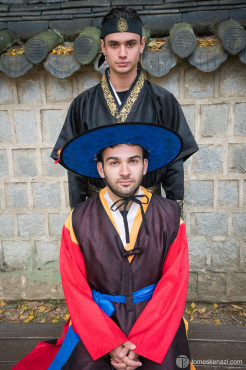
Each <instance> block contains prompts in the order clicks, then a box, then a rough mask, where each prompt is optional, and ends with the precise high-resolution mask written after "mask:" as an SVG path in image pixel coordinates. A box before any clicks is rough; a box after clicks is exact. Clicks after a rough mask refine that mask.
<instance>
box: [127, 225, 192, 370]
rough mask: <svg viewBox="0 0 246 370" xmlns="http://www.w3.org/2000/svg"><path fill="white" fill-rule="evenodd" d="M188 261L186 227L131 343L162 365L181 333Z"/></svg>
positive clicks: (131, 335)
mask: <svg viewBox="0 0 246 370" xmlns="http://www.w3.org/2000/svg"><path fill="white" fill-rule="evenodd" d="M188 277H189V261H188V245H187V239H186V230H185V225H184V224H181V225H180V228H179V232H178V236H177V238H176V239H175V241H174V242H173V244H172V245H171V246H170V249H169V252H168V254H167V258H166V260H165V263H164V266H163V270H162V277H161V280H160V281H159V283H158V285H157V286H156V289H155V291H154V294H153V297H152V299H151V300H150V301H149V303H148V304H147V306H146V307H145V309H144V311H143V312H142V313H141V315H140V316H139V318H138V319H137V321H136V322H135V324H134V326H133V327H132V330H131V332H130V333H129V336H128V339H129V340H130V341H131V342H133V343H134V344H135V345H136V346H137V348H136V350H135V351H136V352H137V353H138V354H139V355H141V356H143V357H146V358H148V359H150V360H152V361H155V362H158V363H159V364H161V363H162V362H163V360H164V358H165V356H166V353H167V351H168V348H169V347H170V345H171V343H172V341H173V338H174V336H175V334H176V332H177V330H178V327H179V324H180V320H181V318H182V314H183V311H184V306H185V300H186V294H187V289H188Z"/></svg>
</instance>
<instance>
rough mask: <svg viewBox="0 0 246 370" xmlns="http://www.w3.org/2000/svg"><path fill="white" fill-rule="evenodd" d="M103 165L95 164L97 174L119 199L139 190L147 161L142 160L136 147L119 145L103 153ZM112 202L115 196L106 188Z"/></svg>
mask: <svg viewBox="0 0 246 370" xmlns="http://www.w3.org/2000/svg"><path fill="white" fill-rule="evenodd" d="M102 155H103V163H102V162H98V163H97V169H98V173H99V175H100V176H101V177H102V178H105V179H106V181H107V184H109V185H110V187H111V188H112V189H113V190H114V191H115V192H116V193H117V194H118V196H119V197H127V196H130V195H132V194H134V192H135V191H136V190H137V189H138V188H139V186H140V184H141V182H142V178H143V175H145V174H146V171H147V168H148V161H147V159H146V158H145V159H143V150H142V148H141V147H140V146H138V145H128V144H119V145H117V146H115V147H114V148H110V147H108V148H106V149H105V150H104V151H103V154H102ZM108 192H109V195H110V196H111V199H112V200H117V199H118V198H117V197H116V195H115V194H114V193H113V192H112V191H111V190H110V188H109V187H108Z"/></svg>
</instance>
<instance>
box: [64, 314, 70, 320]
mask: <svg viewBox="0 0 246 370" xmlns="http://www.w3.org/2000/svg"><path fill="white" fill-rule="evenodd" d="M69 318H70V315H69V313H67V314H66V315H65V316H64V317H63V320H66V321H67V320H68V319H69Z"/></svg>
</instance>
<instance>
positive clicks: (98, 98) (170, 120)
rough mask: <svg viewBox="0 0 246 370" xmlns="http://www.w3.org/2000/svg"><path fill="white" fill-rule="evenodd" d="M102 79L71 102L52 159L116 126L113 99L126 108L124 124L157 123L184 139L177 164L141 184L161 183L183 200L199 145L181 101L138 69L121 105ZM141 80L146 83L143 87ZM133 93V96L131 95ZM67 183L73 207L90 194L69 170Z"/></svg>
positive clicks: (173, 196)
mask: <svg viewBox="0 0 246 370" xmlns="http://www.w3.org/2000/svg"><path fill="white" fill-rule="evenodd" d="M103 77H104V84H103V83H102V82H101V83H99V84H98V85H96V86H94V87H92V88H90V89H88V90H86V91H85V92H83V93H81V94H80V95H78V96H77V97H76V98H75V99H74V100H73V102H72V103H71V105H70V108H69V110H68V113H67V117H66V120H65V122H64V125H63V127H62V130H61V132H60V135H59V137H58V139H57V142H56V144H55V146H54V149H53V151H52V153H51V157H52V158H53V159H55V160H57V158H58V155H57V152H58V151H59V149H61V148H62V147H63V146H64V144H65V143H67V142H68V141H70V140H71V139H72V138H73V137H74V136H77V135H79V134H81V133H83V132H85V131H86V130H91V129H93V128H96V127H99V126H104V125H109V124H113V123H115V116H114V115H113V113H112V109H111V106H112V100H113V101H114V104H115V105H116V107H117V111H118V112H119V113H121V112H122V111H123V109H124V110H126V111H127V114H126V115H125V116H124V117H123V119H121V121H124V122H146V123H156V124H159V125H164V126H165V127H167V128H170V129H172V130H174V131H176V132H177V133H178V134H179V135H180V136H181V138H182V140H183V148H182V152H181V153H180V155H179V157H178V158H177V159H176V161H175V162H173V163H171V164H170V165H168V166H166V167H164V168H162V169H160V170H157V171H154V172H152V173H149V174H147V175H145V176H144V179H143V182H142V185H143V186H144V187H145V188H150V187H153V186H155V185H157V184H159V183H162V186H163V188H164V190H165V192H166V197H167V198H169V199H174V200H182V199H183V197H184V173H183V162H184V161H185V160H186V159H187V158H189V156H190V155H192V154H193V153H195V152H196V151H197V150H198V146H197V143H196V141H195V139H194V137H193V135H192V133H191V131H190V128H189V126H188V124H187V122H186V119H185V117H184V114H183V112H182V109H181V107H180V105H179V103H178V101H177V100H176V98H175V97H174V96H173V95H172V94H171V93H170V92H169V91H167V90H166V89H164V88H162V87H160V86H158V85H155V84H153V83H150V82H149V81H147V80H145V79H144V78H143V75H142V72H141V70H139V71H138V75H137V77H136V80H135V81H134V83H133V85H132V87H131V89H130V90H129V93H128V95H127V96H126V98H125V99H124V101H123V102H122V104H121V106H119V105H118V103H117V101H116V99H115V98H114V93H113V91H112V89H111V87H110V84H109V81H108V78H107V73H106V74H105V75H104V76H103ZM140 80H141V81H143V83H142V84H140V82H139V81H140ZM131 93H132V96H130V95H131ZM129 97H130V104H129ZM68 181H69V197H70V204H71V207H74V206H75V205H76V204H78V203H80V202H81V201H83V200H85V199H86V197H87V196H88V195H89V192H88V178H87V177H85V176H80V175H77V174H74V173H72V172H71V171H68ZM89 182H90V183H91V184H92V185H94V186H96V187H99V188H103V187H104V186H105V183H104V181H103V180H102V179H92V178H90V179H89Z"/></svg>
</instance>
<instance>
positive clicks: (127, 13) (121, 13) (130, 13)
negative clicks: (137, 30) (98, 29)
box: [102, 7, 142, 25]
mask: <svg viewBox="0 0 246 370" xmlns="http://www.w3.org/2000/svg"><path fill="white" fill-rule="evenodd" d="M120 17H123V18H132V19H135V20H137V21H139V22H140V23H141V24H142V20H141V18H140V16H139V15H138V13H137V12H136V11H135V10H134V9H131V8H128V7H120V8H113V9H111V10H110V12H109V13H107V14H106V15H105V16H104V17H103V19H102V25H103V24H104V23H105V22H107V21H109V20H110V19H114V18H120Z"/></svg>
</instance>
